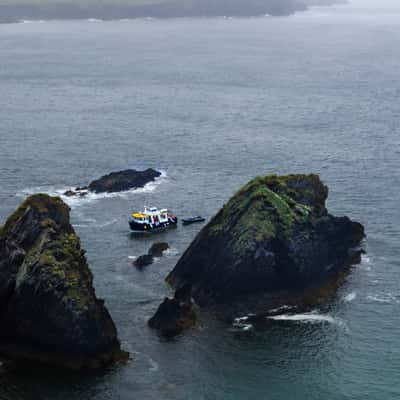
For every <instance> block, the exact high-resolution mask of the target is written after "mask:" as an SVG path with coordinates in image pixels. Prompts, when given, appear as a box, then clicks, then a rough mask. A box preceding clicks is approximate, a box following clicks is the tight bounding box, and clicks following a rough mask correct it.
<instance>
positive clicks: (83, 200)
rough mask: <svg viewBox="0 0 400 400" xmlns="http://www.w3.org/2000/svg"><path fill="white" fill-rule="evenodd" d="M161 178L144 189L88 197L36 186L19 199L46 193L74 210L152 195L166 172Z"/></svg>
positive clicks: (65, 189) (24, 191)
mask: <svg viewBox="0 0 400 400" xmlns="http://www.w3.org/2000/svg"><path fill="white" fill-rule="evenodd" d="M160 172H161V176H159V177H158V178H156V179H155V180H154V181H153V182H149V183H148V184H147V185H145V186H144V187H142V188H137V189H131V190H127V191H124V192H116V193H88V194H87V195H86V196H83V197H80V196H71V197H68V196H64V193H65V192H67V191H68V190H74V189H75V188H71V187H55V186H36V187H32V188H26V189H23V190H21V191H20V192H18V193H17V194H16V195H17V197H27V196H30V195H32V194H35V193H46V194H48V195H50V196H59V197H61V198H62V200H63V201H64V202H65V203H67V204H68V205H69V206H70V207H71V208H72V209H74V208H76V207H79V206H82V205H86V204H90V203H92V202H95V201H99V200H102V199H112V198H115V197H119V198H129V197H131V196H132V195H134V194H143V193H152V192H154V191H155V190H156V189H157V187H158V186H160V185H161V184H163V183H164V182H165V181H166V179H167V174H166V172H165V171H161V170H160Z"/></svg>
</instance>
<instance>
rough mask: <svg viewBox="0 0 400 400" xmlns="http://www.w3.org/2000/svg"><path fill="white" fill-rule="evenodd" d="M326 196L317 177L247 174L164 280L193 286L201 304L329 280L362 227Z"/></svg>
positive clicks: (229, 301)
mask: <svg viewBox="0 0 400 400" xmlns="http://www.w3.org/2000/svg"><path fill="white" fill-rule="evenodd" d="M327 197H328V188H327V187H326V186H325V185H324V184H323V183H322V182H321V180H320V178H319V176H318V175H287V176H276V175H269V176H266V177H259V178H256V179H254V180H252V181H251V182H249V183H248V184H247V185H245V186H244V187H243V188H242V189H241V190H240V191H239V192H238V193H236V194H235V195H234V196H233V197H232V198H231V199H230V200H229V202H228V203H227V204H226V205H225V206H224V207H223V208H222V209H221V210H220V211H219V212H218V214H217V215H216V216H215V217H214V218H213V219H212V220H211V221H210V223H209V224H208V225H207V226H206V227H204V229H203V230H202V231H201V232H200V233H199V235H198V236H197V237H196V238H195V240H194V241H193V243H192V244H191V245H190V247H189V248H188V250H187V251H186V252H185V253H184V255H183V256H182V258H181V259H180V260H179V261H178V263H177V265H176V267H175V268H174V270H173V271H172V272H171V273H170V275H169V276H168V277H167V281H168V282H169V283H170V284H172V285H173V286H174V287H175V288H180V287H182V286H184V285H187V284H190V285H191V286H192V296H193V297H194V299H195V300H196V302H197V303H198V304H199V305H200V306H213V305H216V304H233V303H234V302H235V301H241V302H243V301H244V299H246V297H250V296H253V297H254V295H261V294H263V293H264V294H265V293H267V294H271V296H274V295H275V294H277V293H282V292H286V293H290V292H293V293H294V292H295V291H298V290H302V289H304V288H307V287H310V286H312V285H315V284H318V283H321V282H326V280H327V279H329V278H330V277H332V276H334V275H335V274H337V272H338V271H339V270H341V269H342V268H343V267H344V266H346V265H349V263H351V262H352V261H353V260H354V256H355V255H358V254H359V252H358V251H353V249H354V248H355V247H356V246H357V245H359V243H360V241H361V240H362V239H363V238H364V228H363V227H362V225H360V224H359V223H357V222H352V221H351V220H350V219H349V218H347V217H341V218H338V217H334V216H332V215H330V214H329V213H328V211H327V209H326V207H325V201H326V199H327ZM274 297H275V298H276V296H274ZM285 301H286V299H285ZM266 306H268V305H267V304H266ZM250 311H251V310H250Z"/></svg>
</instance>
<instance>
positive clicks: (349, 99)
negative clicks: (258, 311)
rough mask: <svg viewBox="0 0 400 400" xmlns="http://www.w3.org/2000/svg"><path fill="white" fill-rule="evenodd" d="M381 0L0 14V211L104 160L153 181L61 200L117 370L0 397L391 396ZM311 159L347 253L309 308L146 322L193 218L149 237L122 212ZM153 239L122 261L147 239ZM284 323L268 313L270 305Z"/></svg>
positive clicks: (396, 299)
mask: <svg viewBox="0 0 400 400" xmlns="http://www.w3.org/2000/svg"><path fill="white" fill-rule="evenodd" d="M399 43H400V13H399V12H390V11H387V12H381V13H379V14H376V15H375V14H373V13H368V12H363V11H362V10H347V9H346V8H345V7H337V8H330V9H328V8H327V9H315V10H313V11H311V12H308V13H305V14H299V15H297V16H294V17H289V18H277V19H275V18H267V17H265V18H249V19H228V18H215V19H201V18H199V19H176V20H165V21H159V20H136V21H114V22H105V23H100V22H99V23H91V22H89V21H80V22H78V21H63V22H60V21H52V22H45V23H25V24H15V25H0V121H1V122H0V187H1V190H0V221H1V223H3V222H4V220H5V218H6V217H7V216H8V215H9V214H10V213H11V212H12V211H13V210H14V209H15V207H16V206H17V205H18V204H19V203H20V202H21V201H22V199H23V198H24V196H26V195H28V194H29V193H34V192H37V191H44V192H47V193H51V194H56V193H60V192H61V191H62V190H65V189H67V188H70V187H74V186H76V185H80V184H85V183H87V182H88V181H89V180H91V179H93V178H96V177H98V176H100V175H102V174H104V173H108V172H110V171H114V170H119V169H124V168H127V167H133V168H146V167H155V168H158V169H161V170H162V171H164V172H165V176H164V177H163V178H161V179H160V180H159V181H158V182H157V183H156V184H153V185H150V186H148V187H146V188H145V189H143V190H138V191H133V192H129V193H125V194H121V195H112V196H111V195H108V196H107V195H106V196H92V197H90V198H88V199H80V200H73V201H70V202H69V203H70V205H71V208H72V211H71V215H72V222H73V224H74V226H75V228H76V230H77V232H78V233H79V234H80V236H81V238H82V242H83V246H84V248H85V249H86V250H87V255H88V259H89V262H90V265H91V268H92V270H93V273H94V276H95V285H96V290H97V294H98V295H99V296H100V297H102V298H104V299H105V300H106V304H107V306H108V308H109V310H110V312H111V314H112V316H113V318H114V320H115V321H116V324H117V326H118V329H119V334H120V338H121V340H122V343H123V347H124V348H125V349H126V350H128V351H130V352H131V355H132V357H131V360H130V362H129V363H128V364H127V365H123V366H117V367H114V368H111V369H110V370H107V371H105V372H103V373H101V374H91V375H90V376H83V375H75V374H64V373H57V372H54V371H53V372H51V371H49V370H46V371H42V370H40V369H37V371H35V372H19V373H16V374H8V375H0V399H2V400H17V399H32V400H34V399H35V400H36V399H62V400H64V399H68V400H73V399H79V400H85V399H99V400H100V399H123V400H125V399H143V400H147V399H171V400H172V399H174V400H175V399H193V400H200V399H213V400H214V399H221V400H222V399H224V400H231V399H232V400H233V399H235V400H236V399H237V400H239V399H240V400H244V399H246V400H247V399H257V400H259V399H271V400H274V399H276V400H281V399H285V400H290V399H296V400H300V399H304V400H306V399H307V400H310V399H315V400H319V399H324V400H333V399H335V400H336V399H337V400H339V399H360V400H361V399H362V400H368V399H377V400H378V399H379V400H389V399H399V398H400V379H399V378H400V372H399V371H400V337H399V326H400V313H399V307H400V279H399V269H400V261H399V259H400V249H399V243H400V228H399V226H400V212H399V203H400V190H399V187H400V175H399V157H400V139H399V128H400V127H399V115H400V105H399V96H400V69H399V60H400V46H399ZM288 172H316V173H320V174H321V177H322V178H323V180H324V181H325V182H326V183H327V184H328V185H329V187H330V200H329V207H330V210H331V211H332V212H333V213H335V214H338V215H345V214H347V215H349V216H350V217H352V218H354V219H355V220H359V221H361V222H362V223H364V224H365V226H366V229H367V233H368V240H367V241H366V248H367V250H368V253H367V255H365V256H364V257H363V261H362V263H361V264H360V265H359V266H356V267H354V268H353V270H352V273H351V274H350V275H349V276H348V277H347V279H346V282H345V283H344V284H343V286H342V287H341V288H340V290H339V291H338V293H337V295H336V296H335V297H334V298H332V299H331V301H330V302H329V303H328V304H327V305H326V307H323V308H321V309H316V310H314V312H313V313H312V314H311V315H297V316H295V317H294V318H292V320H290V321H286V322H285V321H280V322H277V323H276V324H272V325H271V326H270V327H268V328H266V329H253V330H249V331H240V330H238V329H233V328H232V327H230V326H227V325H225V324H223V323H221V322H218V321H215V320H214V319H213V318H212V317H210V316H207V315H201V317H200V323H199V326H198V327H197V328H195V329H194V330H192V331H189V332H188V333H186V334H185V335H184V336H183V337H179V338H177V339H176V340H174V341H170V342H166V341H163V340H160V338H159V337H158V336H157V334H156V333H155V332H153V331H151V330H149V329H148V328H147V326H146V321H147V319H148V318H149V317H150V316H151V315H152V313H153V312H154V311H155V309H156V308H157V306H158V304H159V303H160V301H161V300H162V299H163V298H164V296H166V295H168V294H170V289H169V288H168V287H167V285H166V284H165V283H164V278H165V277H166V275H167V273H168V272H169V271H170V270H171V269H172V268H173V266H174V265H175V263H176V261H177V259H178V258H179V255H180V254H182V252H183V251H184V250H185V249H186V247H187V246H188V244H189V243H190V242H191V240H192V239H193V237H194V236H195V235H196V233H197V232H198V230H199V229H200V228H201V227H200V226H190V227H182V226H180V227H179V228H178V229H177V230H175V231H171V232H168V233H165V234H163V235H160V236H158V237H154V238H144V239H135V238H132V237H131V236H130V234H129V231H128V225H127V219H128V216H129V214H130V212H131V211H133V210H136V209H141V208H142V207H143V205H145V204H146V205H157V206H160V207H169V208H171V209H172V210H173V211H175V212H176V213H177V214H178V216H180V217H184V216H187V215H197V214H202V215H204V216H206V217H207V218H210V217H211V216H212V215H213V214H214V213H215V212H216V211H217V210H218V209H219V207H220V206H221V205H222V204H223V203H224V202H225V201H226V200H227V199H228V198H229V197H230V196H231V195H232V194H233V193H234V192H235V191H236V190H238V189H239V187H240V186H241V185H242V184H244V183H245V182H246V181H248V180H249V179H250V178H252V177H254V176H257V175H262V174H266V173H288ZM156 238H157V239H162V240H167V241H168V242H169V243H170V245H171V246H172V249H171V251H169V252H168V253H167V254H166V256H165V257H163V258H162V259H160V260H158V261H157V262H156V263H155V264H154V265H152V266H150V267H148V269H147V270H144V271H138V270H136V269H135V268H134V267H133V266H132V265H131V262H132V257H135V256H138V255H140V254H142V253H143V252H145V251H147V249H148V247H149V246H150V245H151V243H152V241H153V240H155V239H156ZM283 318H284V317H283Z"/></svg>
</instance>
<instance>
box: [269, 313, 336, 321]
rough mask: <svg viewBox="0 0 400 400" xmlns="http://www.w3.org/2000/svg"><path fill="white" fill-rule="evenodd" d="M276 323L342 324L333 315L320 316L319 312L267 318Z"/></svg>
mask: <svg viewBox="0 0 400 400" xmlns="http://www.w3.org/2000/svg"><path fill="white" fill-rule="evenodd" d="M267 319H272V320H274V321H293V322H302V323H324V322H326V323H329V324H337V323H338V322H340V321H339V320H338V319H335V318H333V317H332V316H331V315H327V314H319V313H317V312H311V313H304V314H281V315H275V316H272V317H267Z"/></svg>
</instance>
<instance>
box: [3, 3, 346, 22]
mask: <svg viewBox="0 0 400 400" xmlns="http://www.w3.org/2000/svg"><path fill="white" fill-rule="evenodd" d="M345 2H346V0H249V1H246V2H243V1H242V0H218V1H217V0H118V1H111V0H106V1H95V0H84V1H80V2H77V1H73V0H56V1H50V0H44V1H40V2H39V1H37V0H16V1H11V0H0V21H3V22H12V21H14V20H19V19H85V18H99V19H103V20H113V19H121V18H143V17H154V18H174V17H196V16H202V17H204V16H242V17H249V16H261V15H273V16H285V15H291V14H294V13H295V12H298V11H305V10H307V9H308V8H309V7H310V6H315V5H331V4H338V3H345Z"/></svg>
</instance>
